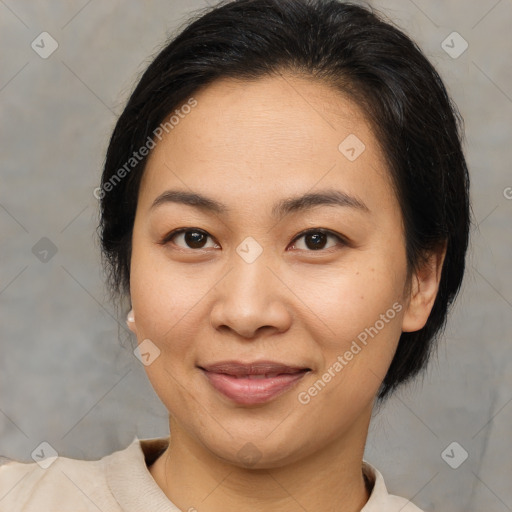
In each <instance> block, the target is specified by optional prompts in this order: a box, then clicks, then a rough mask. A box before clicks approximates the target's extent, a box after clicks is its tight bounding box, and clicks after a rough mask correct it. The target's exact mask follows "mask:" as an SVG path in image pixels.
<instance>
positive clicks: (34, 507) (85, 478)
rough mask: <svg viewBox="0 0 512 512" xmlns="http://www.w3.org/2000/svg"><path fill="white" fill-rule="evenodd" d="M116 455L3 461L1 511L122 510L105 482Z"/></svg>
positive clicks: (0, 466)
mask: <svg viewBox="0 0 512 512" xmlns="http://www.w3.org/2000/svg"><path fill="white" fill-rule="evenodd" d="M115 453H120V452H115ZM115 453H114V454H110V455H108V456H106V457H104V458H102V459H100V460H79V459H71V458H67V457H56V458H54V459H46V460H43V462H42V463H36V462H30V463H28V462H19V461H9V460H7V461H6V459H5V458H4V459H2V461H0V463H1V465H0V512H35V511H38V512H39V511H42V510H59V511H60V512H68V511H69V512H89V511H95V512H97V511H98V510H109V511H112V512H117V511H120V510H121V509H120V508H119V506H118V504H117V502H116V500H115V499H114V497H113V495H112V493H111V492H110V490H109V486H108V483H107V479H106V461H108V460H109V459H111V458H112V457H113V456H115Z"/></svg>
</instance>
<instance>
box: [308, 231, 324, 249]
mask: <svg viewBox="0 0 512 512" xmlns="http://www.w3.org/2000/svg"><path fill="white" fill-rule="evenodd" d="M326 237H327V235H326V234H325V233H315V234H313V235H306V245H307V246H308V248H309V249H318V248H321V246H322V245H323V244H324V243H325V239H326ZM308 240H312V241H313V244H311V245H310V244H308Z"/></svg>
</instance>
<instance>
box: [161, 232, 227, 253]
mask: <svg viewBox="0 0 512 512" xmlns="http://www.w3.org/2000/svg"><path fill="white" fill-rule="evenodd" d="M208 238H211V237H210V235H209V234H208V233H207V232H206V231H203V230H202V229H197V228H181V229H175V230H174V231H172V232H171V233H169V234H168V235H166V236H165V237H164V239H163V240H162V241H161V242H160V243H161V244H162V245H165V244H167V243H169V242H171V241H172V243H173V244H174V245H177V246H178V247H182V248H184V249H205V248H208V246H207V245H206V241H207V240H208ZM177 240H179V241H181V242H182V243H184V244H185V245H180V244H179V243H177V242H176V241H177ZM209 247H218V245H217V244H215V243H214V244H213V246H212V245H210V246H209Z"/></svg>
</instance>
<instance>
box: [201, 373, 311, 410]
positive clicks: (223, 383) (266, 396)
mask: <svg viewBox="0 0 512 512" xmlns="http://www.w3.org/2000/svg"><path fill="white" fill-rule="evenodd" d="M202 371H203V373H204V374H205V375H206V377H207V378H208V381H209V382H210V384H211V385H212V386H213V387H214V388H215V389H216V390H217V391H219V392H220V393H222V394H223V395H224V396H226V397H228V398H230V399H231V400H233V401H234V402H236V403H238V404H242V405H254V404H262V403H265V402H268V401H270V400H272V399H274V398H276V397H277V396H279V395H280V394H282V393H284V392H285V391H287V390H288V389H290V388H291V387H292V386H293V385H294V384H295V383H297V382H299V381H300V380H301V379H302V378H303V377H304V375H306V373H308V372H307V371H303V372H300V373H290V374H282V375H278V376H277V377H269V378H265V379H247V378H243V377H241V378H237V377H233V376H232V375H226V374H223V373H213V372H207V371H206V370H202Z"/></svg>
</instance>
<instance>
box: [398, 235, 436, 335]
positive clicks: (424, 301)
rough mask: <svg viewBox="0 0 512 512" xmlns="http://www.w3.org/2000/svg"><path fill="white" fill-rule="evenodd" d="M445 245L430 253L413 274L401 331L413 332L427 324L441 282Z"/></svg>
mask: <svg viewBox="0 0 512 512" xmlns="http://www.w3.org/2000/svg"><path fill="white" fill-rule="evenodd" d="M445 255H446V243H444V244H443V245H442V246H441V247H440V248H439V249H438V250H436V251H433V252H431V253H430V255H429V257H428V260H427V261H426V262H425V263H424V264H423V265H422V267H421V268H420V269H419V270H418V271H417V272H415V273H414V274H413V276H412V278H411V279H412V282H411V289H410V297H409V305H408V307H407V309H406V312H405V314H404V316H403V319H402V331H403V332H414V331H418V330H420V329H422V328H423V327H424V326H425V324H426V323H427V320H428V317H429V315H430V312H431V311H432V307H433V306H434V302H435V300H436V296H437V293H438V290H439V283H440V281H441V273H442V270H443V263H444V258H445Z"/></svg>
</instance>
